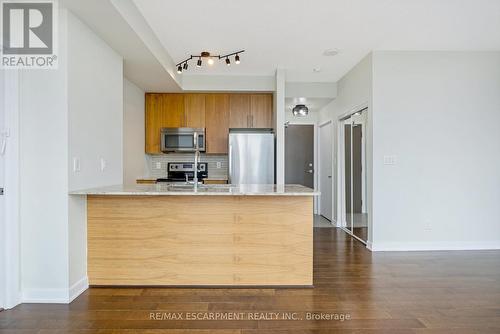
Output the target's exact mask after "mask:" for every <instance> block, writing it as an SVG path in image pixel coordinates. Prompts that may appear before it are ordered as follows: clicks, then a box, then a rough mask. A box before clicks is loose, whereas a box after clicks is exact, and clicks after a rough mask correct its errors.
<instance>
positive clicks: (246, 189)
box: [70, 183, 319, 196]
mask: <svg viewBox="0 0 500 334" xmlns="http://www.w3.org/2000/svg"><path fill="white" fill-rule="evenodd" d="M70 195H110V196H169V195H170V196H179V195H187V196H192V195H204V196H213V195H215V196H221V195H222V196H223V195H226V196H242V195H243V196H315V195H319V192H317V191H314V190H313V189H311V188H307V187H304V186H301V185H298V184H287V185H275V184H241V185H232V184H206V185H198V186H197V187H194V185H186V184H183V183H181V184H162V183H157V184H131V185H123V184H121V185H115V186H108V187H99V188H92V189H84V190H77V191H72V192H70Z"/></svg>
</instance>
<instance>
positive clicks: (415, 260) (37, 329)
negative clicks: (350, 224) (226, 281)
mask: <svg viewBox="0 0 500 334" xmlns="http://www.w3.org/2000/svg"><path fill="white" fill-rule="evenodd" d="M314 246H315V255H314V260H315V261H314V275H315V276H314V282H315V288H314V289H174V288H163V289H162V288H148V289H142V288H135V289H123V288H115V289H110V288H92V289H89V290H87V291H86V292H85V293H84V294H83V295H81V296H80V297H78V298H77V299H76V300H75V301H74V302H73V303H71V304H70V305H43V304H23V305H19V306H18V307H16V308H14V309H12V310H7V311H3V312H1V313H0V333H2V334H4V333H47V334H48V333H50V334H53V333H101V334H106V333H149V334H153V333H154V334H156V333H245V334H250V333H261V334H262V333H398V334H399V333H450V334H451V333H453V334H457V333H458V334H460V333H482V334H483V333H500V251H468V252H465V251H455V252H398V253H370V252H369V251H368V250H366V249H365V248H364V246H363V245H362V244H361V243H360V242H358V241H354V240H352V239H351V238H350V237H348V236H347V235H346V234H345V233H344V232H342V231H340V230H339V229H336V228H315V243H314ZM152 312H153V315H154V312H159V314H160V315H159V316H160V317H161V316H163V315H166V314H168V312H173V313H180V316H182V317H183V318H184V320H150V317H151V313H152ZM193 312H200V313H199V314H201V315H202V316H203V315H208V314H216V313H218V314H222V313H223V312H235V313H238V312H242V313H243V314H245V320H224V321H219V320H185V317H186V316H187V314H192V313H193ZM210 312H212V313H210ZM255 312H272V313H278V315H279V316H280V317H281V316H284V315H289V316H296V317H297V318H298V319H302V320H248V317H249V314H253V313H255ZM307 312H316V313H321V312H323V313H324V314H337V316H339V317H340V316H342V315H349V317H350V320H344V321H340V320H306V319H305V317H306V315H307V314H306V313H307ZM226 314H227V313H226ZM154 316H155V315H154ZM261 316H264V315H261ZM334 316H335V315H334ZM253 317H254V318H256V317H257V316H253Z"/></svg>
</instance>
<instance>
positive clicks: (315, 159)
mask: <svg viewBox="0 0 500 334" xmlns="http://www.w3.org/2000/svg"><path fill="white" fill-rule="evenodd" d="M287 125H312V126H313V141H314V152H313V164H314V168H313V171H314V172H313V184H314V190H315V191H317V189H318V183H319V180H318V178H319V177H318V175H319V174H318V166H319V165H318V161H319V160H318V133H319V131H318V123H317V122H315V121H308V120H305V121H300V120H293V121H287V122H286V125H285V127H286V126H287ZM285 136H286V133H285ZM285 141H286V140H284V142H285ZM314 214H319V196H314Z"/></svg>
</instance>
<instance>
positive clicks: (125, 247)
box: [87, 195, 313, 286]
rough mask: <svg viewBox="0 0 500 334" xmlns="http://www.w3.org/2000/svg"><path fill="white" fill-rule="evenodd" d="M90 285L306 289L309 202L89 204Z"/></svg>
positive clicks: (230, 199) (115, 200)
mask: <svg viewBox="0 0 500 334" xmlns="http://www.w3.org/2000/svg"><path fill="white" fill-rule="evenodd" d="M87 201H88V203H87V210H88V212H87V219H88V277H89V283H90V284H91V285H172V286H178V285H206V286H211V285H212V286H217V285H236V286H262V285H273V286H285V285H292V286H308V285H312V283H313V281H312V272H313V236H312V232H313V226H312V224H313V215H312V212H313V198H312V197H311V196H106V195H104V196H97V195H89V196H88V199H87Z"/></svg>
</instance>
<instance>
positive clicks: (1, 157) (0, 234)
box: [0, 70, 7, 308]
mask: <svg viewBox="0 0 500 334" xmlns="http://www.w3.org/2000/svg"><path fill="white" fill-rule="evenodd" d="M4 80H5V78H4V72H3V71H2V70H0V245H2V246H3V245H5V242H6V240H5V203H4V202H5V200H4V198H5V196H3V189H4V186H5V150H6V148H7V147H6V146H7V142H6V140H7V137H6V133H5V94H4V92H5V90H4ZM4 252H5V247H2V248H0V308H4V307H5V280H6V278H7V277H6V276H5V275H6V273H5V253H4Z"/></svg>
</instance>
